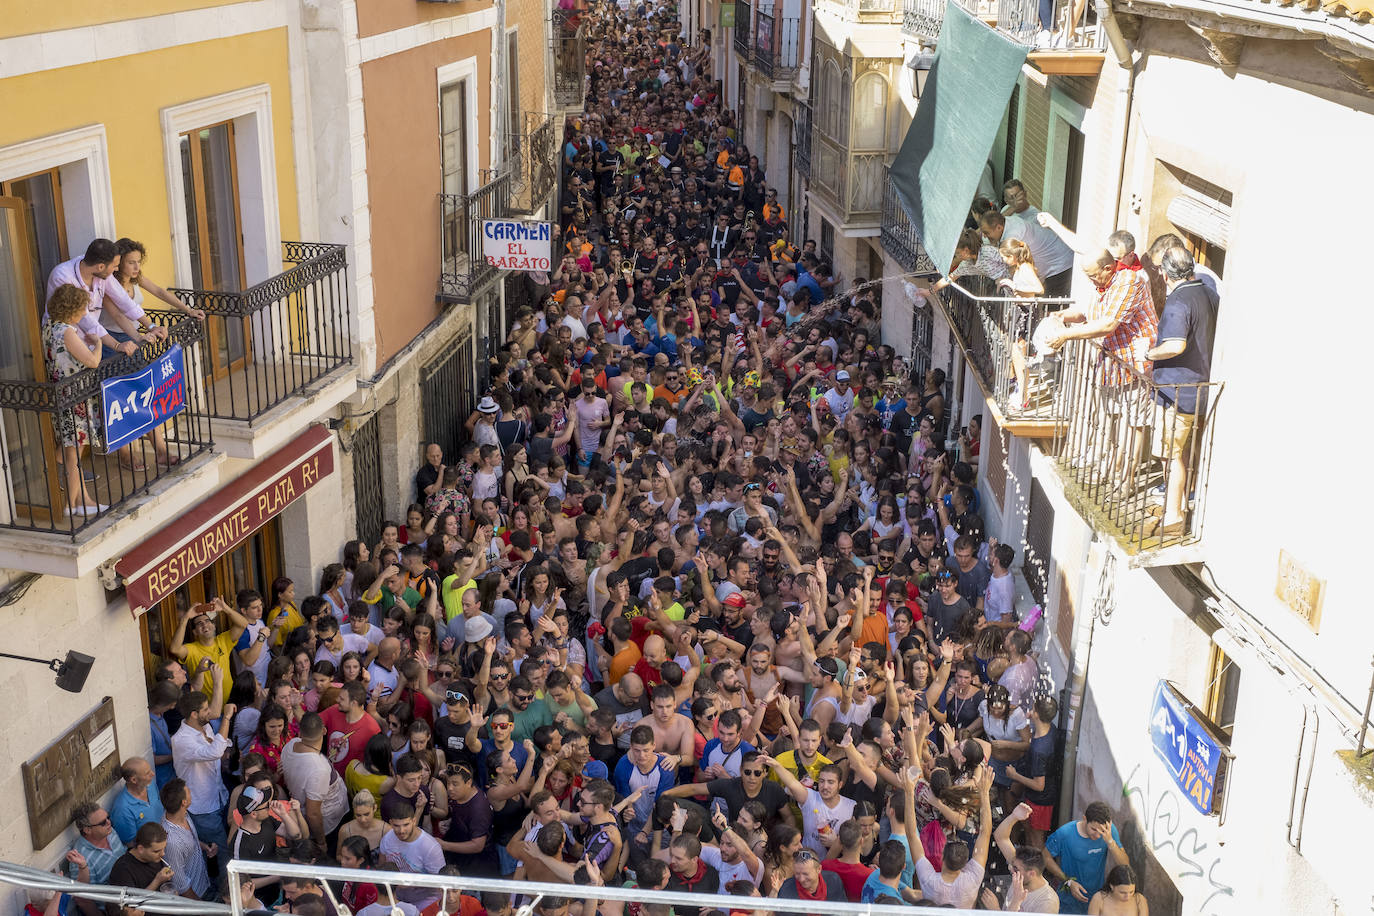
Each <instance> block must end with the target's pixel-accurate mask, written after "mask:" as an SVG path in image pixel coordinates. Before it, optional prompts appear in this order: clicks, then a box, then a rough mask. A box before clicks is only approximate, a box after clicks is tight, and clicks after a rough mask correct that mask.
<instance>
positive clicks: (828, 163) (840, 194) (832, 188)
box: [811, 129, 887, 227]
mask: <svg viewBox="0 0 1374 916" xmlns="http://www.w3.org/2000/svg"><path fill="white" fill-rule="evenodd" d="M812 144H813V146H812V155H813V157H814V158H813V161H812V171H811V183H812V190H813V191H815V192H816V193H817V194H819V195H820V197H821V202H822V204H823V205H824V206H826V207H827V209H830V210H831V211H832V213H833V215H834V217H835V218H836V219H837V220H839V222H840V223H841V225H843V226H845V227H855V226H857V225H863V226H866V227H876V226H877V224H878V222H879V220H880V219H881V218H882V214H883V187H884V185H885V184H886V178H887V163H886V161H885V160H886V159H887V153H885V152H881V151H873V152H863V151H856V150H851V149H848V148H846V147H844V146H841V145H840V144H839V143H837V142H836V141H835V140H833V139H831V138H830V137H828V136H826V135H825V134H824V133H823V132H822V131H820V130H819V129H818V130H816V131H815V133H814V139H813V140H812Z"/></svg>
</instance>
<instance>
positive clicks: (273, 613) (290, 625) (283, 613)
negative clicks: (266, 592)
mask: <svg viewBox="0 0 1374 916" xmlns="http://www.w3.org/2000/svg"><path fill="white" fill-rule="evenodd" d="M267 607H268V611H267V614H266V620H267V625H268V626H275V627H279V629H278V630H277V645H278V646H282V645H284V644H285V642H286V639H287V638H288V637H289V636H290V635H291V634H292V633H293V632H295V630H296V629H297V628H299V627H302V626H304V625H305V615H304V614H302V613H301V611H300V608H298V607H296V583H294V582H292V581H291V580H290V579H288V578H286V577H285V576H278V577H277V578H276V579H273V580H272V591H271V600H269V601H268V602H267ZM278 619H280V620H281V623H280V624H278V622H277V621H278Z"/></svg>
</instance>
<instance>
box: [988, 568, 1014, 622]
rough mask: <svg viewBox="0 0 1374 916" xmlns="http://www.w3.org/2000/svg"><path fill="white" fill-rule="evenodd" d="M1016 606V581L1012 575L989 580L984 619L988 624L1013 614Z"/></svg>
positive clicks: (994, 577)
mask: <svg viewBox="0 0 1374 916" xmlns="http://www.w3.org/2000/svg"><path fill="white" fill-rule="evenodd" d="M1015 606H1016V580H1015V579H1014V577H1013V576H1012V574H1011V573H1007V574H1006V575H1005V576H993V577H992V578H990V579H988V587H987V590H986V591H984V592H983V617H984V618H986V619H987V622H988V623H996V622H997V621H999V620H1001V619H1003V618H1004V617H1007V616H1008V615H1010V614H1011V612H1012V610H1013V608H1014V607H1015Z"/></svg>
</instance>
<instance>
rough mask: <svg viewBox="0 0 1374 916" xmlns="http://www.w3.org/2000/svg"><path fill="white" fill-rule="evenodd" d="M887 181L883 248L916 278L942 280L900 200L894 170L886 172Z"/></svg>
mask: <svg viewBox="0 0 1374 916" xmlns="http://www.w3.org/2000/svg"><path fill="white" fill-rule="evenodd" d="M883 171H884V176H885V180H884V181H883V218H882V236H881V238H882V246H883V248H884V249H885V250H886V251H887V253H888V254H890V255H892V257H893V259H895V260H896V261H897V263H898V264H900V265H902V267H903V268H904V269H905V270H907V271H909V272H911V273H915V274H924V275H927V276H939V275H940V270H939V268H937V267H936V266H935V262H934V261H932V260H931V259H930V255H928V254H926V249H925V246H924V245H922V244H921V240H920V238H919V237H917V235H916V229H915V227H913V226H912V225H911V220H910V218H908V217H907V215H906V211H905V210H903V209H902V205H901V202H900V201H898V200H897V190H896V189H895V188H894V187H893V186H892V175H891V169H887V168H885V169H884V170H883Z"/></svg>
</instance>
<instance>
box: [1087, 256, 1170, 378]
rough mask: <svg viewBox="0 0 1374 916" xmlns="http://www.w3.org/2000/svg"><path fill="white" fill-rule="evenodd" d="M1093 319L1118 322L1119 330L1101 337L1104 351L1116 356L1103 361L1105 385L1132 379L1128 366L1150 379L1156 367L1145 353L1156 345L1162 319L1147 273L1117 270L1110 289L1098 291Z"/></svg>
mask: <svg viewBox="0 0 1374 916" xmlns="http://www.w3.org/2000/svg"><path fill="white" fill-rule="evenodd" d="M1090 317H1091V318H1093V319H1094V320H1096V319H1101V318H1113V319H1115V320H1116V322H1117V326H1116V330H1114V331H1112V332H1111V333H1110V334H1108V335H1107V336H1106V337H1104V338H1102V351H1103V352H1104V353H1107V354H1110V355H1111V356H1114V357H1116V359H1115V360H1110V359H1104V360H1103V361H1102V363H1103V365H1102V384H1104V385H1109V386H1120V385H1125V384H1126V383H1128V382H1129V381H1130V380H1131V379H1130V373H1129V372H1128V371H1127V368H1126V367H1130V368H1131V369H1134V370H1135V371H1136V372H1138V373H1140V374H1142V375H1144V376H1146V377H1147V378H1148V377H1149V374H1150V369H1151V366H1152V365H1153V364H1152V363H1151V362H1150V360H1148V359H1146V358H1145V354H1146V353H1147V352H1149V350H1150V348H1151V347H1153V346H1154V344H1155V336H1156V334H1157V333H1158V331H1159V316H1158V315H1156V314H1155V308H1154V304H1153V303H1152V301H1151V299H1150V281H1149V279H1148V278H1147V277H1146V276H1145V271H1143V270H1131V269H1129V268H1123V269H1121V270H1118V271H1117V272H1116V273H1115V274H1114V275H1113V276H1112V281H1111V282H1110V283H1108V284H1107V288H1106V289H1103V290H1099V291H1098V294H1097V301H1096V302H1095V303H1094V304H1093V310H1092V315H1091V316H1090Z"/></svg>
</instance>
